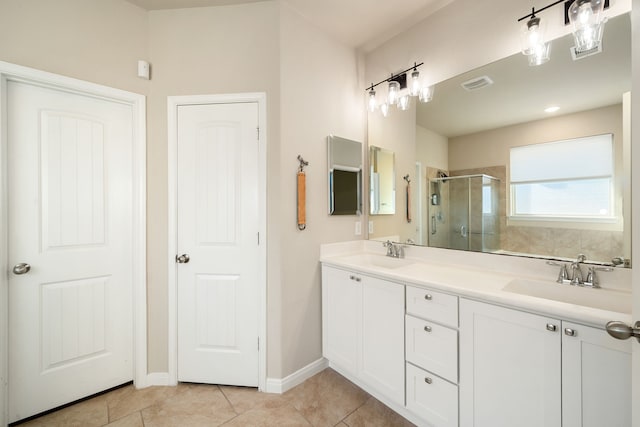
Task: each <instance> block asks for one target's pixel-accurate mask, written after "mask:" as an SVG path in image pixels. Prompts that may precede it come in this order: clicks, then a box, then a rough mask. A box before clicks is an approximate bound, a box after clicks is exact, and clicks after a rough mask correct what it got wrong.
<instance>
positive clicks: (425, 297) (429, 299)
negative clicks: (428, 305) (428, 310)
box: [424, 294, 433, 301]
mask: <svg viewBox="0 0 640 427" xmlns="http://www.w3.org/2000/svg"><path fill="white" fill-rule="evenodd" d="M424 299H426V300H427V301H431V300H432V299H433V297H432V296H431V294H426V295H425V296H424Z"/></svg>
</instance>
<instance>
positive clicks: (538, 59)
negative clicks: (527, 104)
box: [518, 0, 609, 66]
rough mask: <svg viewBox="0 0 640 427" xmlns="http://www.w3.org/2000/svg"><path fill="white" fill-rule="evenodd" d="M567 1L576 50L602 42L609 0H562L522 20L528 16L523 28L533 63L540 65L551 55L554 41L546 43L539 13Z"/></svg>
mask: <svg viewBox="0 0 640 427" xmlns="http://www.w3.org/2000/svg"><path fill="white" fill-rule="evenodd" d="M560 3H564V22H565V24H569V23H571V24H572V26H573V30H572V32H573V37H574V40H575V43H576V45H575V47H574V48H573V49H575V51H576V52H583V51H589V50H592V49H594V48H598V47H599V46H600V44H601V43H602V34H603V29H604V23H605V22H606V19H604V20H603V19H602V18H601V17H600V15H601V12H602V10H603V9H606V8H608V7H609V0H558V1H555V2H553V3H551V4H548V5H547V6H545V7H543V8H541V9H538V10H536V9H535V8H531V13H530V14H528V15H525V16H523V17H522V18H520V19H518V22H521V21H523V20H525V19H528V21H527V22H526V24H525V25H524V26H523V27H522V30H521V43H522V53H523V54H524V55H526V56H527V57H528V60H529V65H531V66H536V65H541V64H544V63H545V62H547V61H548V60H549V58H550V51H551V42H545V38H544V22H543V21H542V20H541V19H540V18H539V17H538V16H536V14H537V13H540V12H542V11H544V10H547V9H549V8H550V7H553V6H555V5H557V4H560Z"/></svg>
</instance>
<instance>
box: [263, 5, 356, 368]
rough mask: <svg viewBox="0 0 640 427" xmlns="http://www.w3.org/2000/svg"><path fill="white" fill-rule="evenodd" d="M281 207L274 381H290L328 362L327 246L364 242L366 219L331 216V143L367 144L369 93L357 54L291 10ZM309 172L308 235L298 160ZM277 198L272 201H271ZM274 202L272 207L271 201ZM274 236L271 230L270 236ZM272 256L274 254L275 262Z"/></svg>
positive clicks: (283, 83) (284, 28) (286, 12)
mask: <svg viewBox="0 0 640 427" xmlns="http://www.w3.org/2000/svg"><path fill="white" fill-rule="evenodd" d="M280 69H281V73H280V88H281V91H280V94H281V110H280V126H281V142H280V143H281V148H280V158H279V167H278V168H274V169H272V173H271V174H270V179H271V178H277V179H278V180H279V184H278V185H279V189H280V191H279V194H278V197H279V200H278V201H277V202H275V201H274V202H273V208H274V209H273V211H274V212H275V213H274V215H275V217H274V219H275V220H277V221H278V225H277V227H278V228H279V229H278V235H274V234H270V242H275V243H276V244H277V245H278V248H277V253H278V255H277V256H278V259H277V260H272V259H271V258H270V260H269V265H270V267H280V271H281V272H280V280H278V281H276V280H271V277H270V282H269V287H270V289H269V293H270V299H269V303H270V304H271V310H270V313H272V312H273V310H274V308H275V307H277V310H276V311H277V315H278V316H279V318H278V319H272V318H271V317H270V318H269V332H270V333H269V351H270V355H269V361H270V363H269V370H268V372H269V376H270V377H274V378H282V377H285V376H286V375H289V374H291V373H293V372H295V371H296V370H298V369H300V368H302V367H304V366H305V365H307V364H309V363H311V362H313V361H315V360H317V359H318V358H320V357H322V324H321V305H320V300H321V287H320V265H319V263H318V259H319V257H320V244H321V243H328V242H337V241H343V240H354V239H359V238H362V236H355V234H354V229H355V222H356V221H362V216H359V217H356V216H351V215H349V216H329V215H328V213H327V212H328V202H327V200H328V185H327V182H328V177H327V170H328V164H327V141H326V138H327V136H328V135H329V134H334V135H337V136H341V137H344V138H348V139H353V140H356V141H363V142H364V134H365V126H364V112H365V109H364V95H363V94H364V88H362V91H361V90H360V88H359V85H358V76H359V74H360V70H359V68H358V58H357V55H356V53H355V51H354V50H353V49H350V48H347V47H345V46H343V45H341V44H340V43H338V42H336V41H334V40H332V39H331V38H329V37H327V36H326V35H325V34H324V33H322V32H321V31H319V30H318V29H316V28H314V27H313V26H312V25H311V24H310V23H308V22H306V21H305V20H304V19H303V18H301V17H300V16H299V15H297V14H296V13H294V12H292V11H291V10H290V9H289V8H288V7H287V6H286V5H285V4H284V3H283V4H282V7H281V12H280ZM298 154H300V155H302V157H304V158H305V159H306V160H307V161H309V166H308V167H307V168H306V169H305V172H306V174H307V175H306V178H307V228H306V230H304V231H299V230H298V229H297V227H296V210H295V203H296V182H295V173H296V168H297V166H298V161H297V160H296V157H297V156H298ZM272 195H273V194H270V195H269V197H270V198H271V197H272ZM270 203H271V200H270ZM269 232H270V233H271V230H270V231H269ZM271 254H272V251H271V250H270V257H271Z"/></svg>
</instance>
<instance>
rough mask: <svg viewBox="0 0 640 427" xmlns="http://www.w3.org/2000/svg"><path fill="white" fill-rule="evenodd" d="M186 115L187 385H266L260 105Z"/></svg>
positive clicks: (180, 216)
mask: <svg viewBox="0 0 640 427" xmlns="http://www.w3.org/2000/svg"><path fill="white" fill-rule="evenodd" d="M177 115H178V118H177V135H178V166H177V175H178V178H177V180H178V196H177V205H178V208H177V222H178V224H177V234H178V235H177V248H178V255H183V254H184V255H185V256H184V257H183V258H182V259H180V260H178V262H180V261H182V262H180V263H179V265H178V268H177V270H178V273H177V274H178V279H177V298H178V314H177V318H178V328H177V331H178V380H179V381H192V382H202V383H213V384H233V385H243V386H257V385H258V336H259V335H258V332H259V331H258V318H259V305H258V299H259V286H258V284H259V269H258V265H259V258H258V257H259V256H260V254H259V241H258V239H259V236H258V232H259V219H260V218H259V200H258V104H257V103H255V102H247V103H230V104H207V105H180V106H178V113H177ZM187 257H188V258H187Z"/></svg>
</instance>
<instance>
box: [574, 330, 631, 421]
mask: <svg viewBox="0 0 640 427" xmlns="http://www.w3.org/2000/svg"><path fill="white" fill-rule="evenodd" d="M562 330H563V335H562V425H563V427H601V426H608V427H626V426H630V425H631V340H628V341H619V340H616V339H614V338H612V337H610V336H609V335H608V334H607V332H606V331H604V330H602V329H596V328H591V327H588V326H582V325H577V324H574V323H569V322H562Z"/></svg>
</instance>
